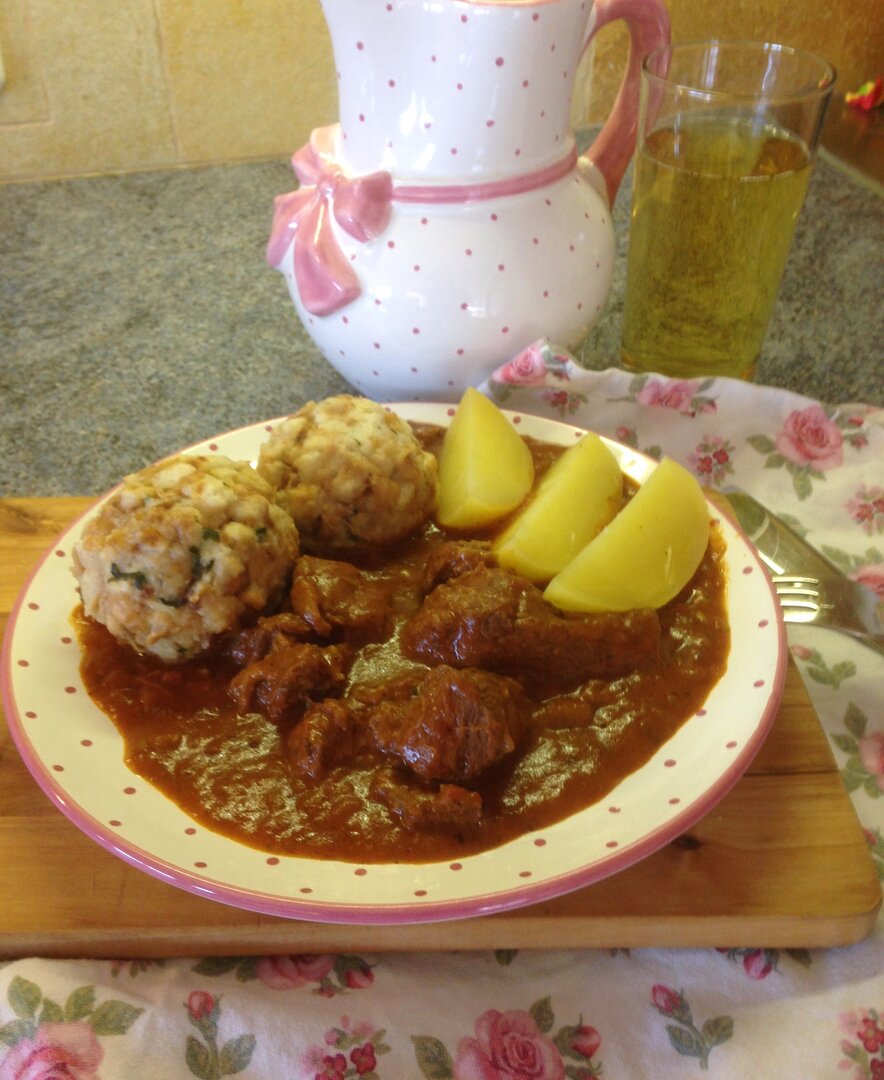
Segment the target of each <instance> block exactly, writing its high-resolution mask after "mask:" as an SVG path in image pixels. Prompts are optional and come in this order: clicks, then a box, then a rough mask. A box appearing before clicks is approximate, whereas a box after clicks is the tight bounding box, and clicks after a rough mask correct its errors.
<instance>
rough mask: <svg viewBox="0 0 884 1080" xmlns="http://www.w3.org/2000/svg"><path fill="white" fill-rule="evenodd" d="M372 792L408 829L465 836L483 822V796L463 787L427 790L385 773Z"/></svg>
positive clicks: (380, 774)
mask: <svg viewBox="0 0 884 1080" xmlns="http://www.w3.org/2000/svg"><path fill="white" fill-rule="evenodd" d="M371 791H372V794H373V795H374V797H375V798H376V799H377V800H378V801H379V802H381V803H383V804H384V806H386V807H387V809H388V810H389V811H390V812H391V813H393V814H395V815H396V817H398V818H399V820H400V821H401V822H402V824H403V825H404V826H405V827H406V828H407V829H448V830H452V831H457V832H463V831H466V830H469V829H474V828H475V827H476V826H477V825H479V824H480V822H481V820H482V796H481V795H480V794H479V793H478V792H477V791H469V790H468V789H467V788H464V787H461V786H460V785H459V784H440V785H439V786H438V788H433V787H424V786H422V785H420V784H417V783H415V782H414V781H410V782H407V781H405V780H402V779H399V778H397V777H396V776H395V775H394V774H393V773H392V772H387V771H384V770H381V771H379V772H378V773H376V774H375V776H374V778H373V779H372V786H371Z"/></svg>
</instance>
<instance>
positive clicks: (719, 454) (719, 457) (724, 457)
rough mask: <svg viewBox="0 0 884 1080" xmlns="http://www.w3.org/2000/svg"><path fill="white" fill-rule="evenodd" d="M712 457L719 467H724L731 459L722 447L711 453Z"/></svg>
mask: <svg viewBox="0 0 884 1080" xmlns="http://www.w3.org/2000/svg"><path fill="white" fill-rule="evenodd" d="M712 456H713V457H714V458H715V460H716V461H717V462H718V464H719V465H724V463H725V462H726V461H730V459H731V456H730V454H729V453H728V452H727V450H725V448H724V447H723V446H720V447H719V448H718V449H717V450H714V451H713V452H712Z"/></svg>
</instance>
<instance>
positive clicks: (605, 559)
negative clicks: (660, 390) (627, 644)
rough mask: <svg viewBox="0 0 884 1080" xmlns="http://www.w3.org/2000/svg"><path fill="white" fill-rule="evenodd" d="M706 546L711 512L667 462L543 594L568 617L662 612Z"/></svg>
mask: <svg viewBox="0 0 884 1080" xmlns="http://www.w3.org/2000/svg"><path fill="white" fill-rule="evenodd" d="M708 543H709V510H708V508H707V505H706V499H705V498H704V496H703V492H702V490H701V488H700V485H699V483H698V482H697V480H696V479H695V478H694V477H693V476H692V475H691V474H690V473H689V472H688V471H687V469H685V468H683V467H682V466H681V465H679V464H678V463H677V462H675V461H673V460H672V459H671V458H664V459H663V460H662V461H661V462H660V464H659V465H658V466H657V468H656V469H654V471H653V472H652V473H651V475H650V477H649V478H648V479H647V480H646V481H645V483H644V484H643V485H642V486H641V487H640V488H639V490H638V491H637V492H636V494H635V495H634V496H633V498H632V499H631V500H630V501H629V502H628V503H627V504H626V506H625V507H624V508H623V509H622V510H621V511H620V513H619V514H618V515H617V516H616V517H615V518H614V520H613V521H612V522H611V523H610V525H608V526H607V528H605V529H603V530H602V532H600V533H599V535H598V536H597V537H596V538H595V539H594V540H591V541H590V542H589V544H587V546H586V547H585V548H584V549H583V550H582V551H581V552H580V553H579V554H578V555H576V556H575V557H574V558H573V559H572V560H571V562H570V563H568V565H567V566H566V567H565V568H564V569H563V570H562V571H561V572H560V573H558V574H556V576H555V577H554V578H553V579H552V581H551V582H550V583H549V585H548V586H547V587H546V590H545V592H544V594H543V595H544V597H545V598H546V599H547V600H548V601H549V602H550V603H551V604H555V605H556V607H559V608H561V609H562V610H564V611H629V610H631V609H632V608H647V607H650V608H659V607H662V606H663V605H664V604H666V603H668V602H669V601H670V600H671V599H672V598H673V597H674V596H676V595H677V594H678V593H679V592H681V590H682V589H683V588H684V586H685V585H687V583H688V582H689V581H690V579H691V578H692V577H693V575H694V573H695V572H696V569H697V567H698V566H699V565H700V560H701V559H702V558H703V553H704V552H705V551H706V545H707V544H708Z"/></svg>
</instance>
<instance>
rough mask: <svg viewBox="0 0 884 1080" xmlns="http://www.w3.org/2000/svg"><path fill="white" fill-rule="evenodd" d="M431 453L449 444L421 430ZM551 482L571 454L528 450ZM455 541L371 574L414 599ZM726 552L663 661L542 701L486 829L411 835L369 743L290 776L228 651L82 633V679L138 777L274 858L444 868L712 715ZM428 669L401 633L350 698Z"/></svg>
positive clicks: (523, 828) (375, 649)
mask: <svg viewBox="0 0 884 1080" xmlns="http://www.w3.org/2000/svg"><path fill="white" fill-rule="evenodd" d="M422 437H423V438H424V440H425V441H426V442H428V443H430V444H432V443H433V442H434V441H436V442H438V433H432V432H427V431H424V432H422ZM529 445H531V448H532V451H533V453H534V454H535V458H536V461H537V466H538V474H541V473H542V472H543V471H544V469H545V468H547V467H548V466H549V464H550V462H551V460H552V459H553V458H554V457H555V455H556V454H557V453H559V452H560V450H559V449H558V448H555V447H550V446H547V445H545V444H541V443H536V442H533V441H531V440H529ZM447 539H450V538H449V537H447V536H446V535H445V534H443V533H441V532H440V531H439V529H438V528H437V527H436V526H435V525H432V524H428V525H427V526H426V527H425V528H424V529H423V530H422V531H421V532H420V533H419V534H417V535H415V536H413V537H411V538H410V539H409V540H408V541H406V542H403V543H402V544H399V545H398V546H396V547H395V549H393V550H390V551H388V552H385V553H384V557H383V558H381V557H379V556H378V554H377V553H373V554H371V555H369V556H366V557H365V558H363V559H362V560H355V559H354V560H352V561H354V562H356V564H357V565H359V566H360V567H361V568H362V569H363V570H365V571H366V572H367V573H368V574H377V575H381V576H384V577H385V578H387V579H393V580H396V581H400V582H401V583H402V588H403V590H405V589H406V588H412V586H413V582H414V580H415V579H416V577H419V576H420V574H421V573H422V572H423V568H424V566H425V564H426V559H427V555H428V553H429V552H430V551H431V550H432V549H433V547H434V546H437V545H439V544H440V543H441V542H443V541H445V540H447ZM723 555H724V543H723V540H722V539H721V537H720V534H719V533H718V531H717V530H716V529H714V528H713V532H712V540H711V543H710V545H709V548H708V550H707V552H706V555H705V557H704V559H703V562H702V564H701V566H700V568H699V570H698V571H697V574H696V575H695V577H694V579H693V580H692V582H691V583H690V584H689V585H688V586H687V587H686V588H685V590H684V591H683V593H682V594H681V595H680V596H678V597H676V599H675V600H673V601H672V602H671V603H670V604H668V605H667V606H666V607H665V608H663V609H662V610H661V611H660V612H659V615H660V623H661V628H662V649H661V655H660V658H659V660H657V661H655V662H654V663H653V664H651V666H649V667H647V668H645V669H644V670H642V671H640V672H633V673H630V674H628V675H625V676H623V677H620V678H615V679H612V680H602V679H592V680H590V681H589V682H587V683H585V684H583V685H582V686H579V687H577V688H576V689H572V690H570V691H569V692H568V693H567V694H559V695H554V696H552V697H545V696H544V695H543V694H542V693H540V694H539V693H538V690H537V687H536V686H535V687H533V688H531V687H529V695H530V696H532V706H533V708H534V712H533V718H532V722H531V724H530V725H529V727H528V730H527V732H526V733H525V734H524V736H523V738H522V741H521V743H520V745H519V748H518V750H517V752H516V753H513V754H511V755H510V756H509V757H507V758H506V759H504V760H503V761H501V762H499V763H498V764H496V765H493V766H492V767H490V768H489V769H488V770H487V771H486V772H484V773H483V774H482V775H481V776H479V777H477V778H476V779H475V780H473V781H470V782H469V784H468V785H467V786H468V787H469V788H470V789H472V790H475V791H478V792H480V793H481V796H482V805H483V813H482V821H481V824H480V825H479V826H478V827H474V828H469V829H463V830H450V829H441V830H440V829H426V830H416V829H410V828H406V827H404V826H403V825H402V824H401V823H400V821H399V820H398V819H397V818H396V816H395V815H394V814H392V813H391V812H390V811H389V810H388V809H387V807H386V806H385V805H383V804H382V803H380V802H379V801H378V800H377V799H375V798H374V797H372V794H371V783H372V777H373V776H374V774H375V773H376V771H377V770H378V769H379V768H381V767H383V766H384V765H386V764H387V762H386V761H385V759H384V756H383V755H382V754H381V752H380V751H378V750H373V749H372V747H371V746H370V745H368V743H363V744H361V745H360V747H359V752H358V753H357V754H356V755H355V756H354V759H353V761H352V762H351V763H350V764H349V765H346V766H343V765H341V766H335V767H333V768H331V769H329V770H328V772H327V774H326V775H324V776H322V777H320V778H318V779H313V778H312V777H310V776H305V775H303V774H299V773H298V772H297V770H293V769H292V768H291V767H290V762H289V759H288V755H287V750H286V739H287V736H288V728H289V727H290V726H291V725H290V724H289V725H286V724H284V723H279V722H275V721H273V720H271V719H269V718H267V717H266V716H264V715H262V714H261V713H260V712H253V711H247V712H240V711H238V710H237V708H236V707H235V705H234V702H233V699H232V698H231V696H230V693H229V691H228V684H229V682H230V679H231V678H232V677H233V675H235V674H236V671H237V668H236V666H235V665H234V664H233V662H232V660H231V659H230V656H229V653H228V652H226V651H224V650H221V649H219V650H217V651H216V652H214V653H212V654H209V655H206V656H204V657H201V658H199V659H198V660H194V661H191V662H189V663H186V664H183V665H180V666H178V667H174V668H171V667H167V666H165V665H163V664H162V663H161V662H160V661H158V660H155V659H152V658H150V657H147V656H143V655H139V654H138V653H136V652H135V651H133V650H132V649H130V648H129V647H128V646H125V645H121V644H120V643H118V642H117V641H116V640H115V639H114V638H113V637H112V636H111V635H110V634H109V633H108V632H107V630H106V629H105V628H104V627H103V626H101V625H99V624H97V623H94V622H92V621H91V620H88V619H86V618H85V617H84V616H83V615H82V612H81V611H79V610H78V611H77V612H75V614H74V622H75V626H76V629H77V633H78V636H79V641H80V645H81V649H82V664H81V673H82V678H83V682H84V685H85V687H86V689H87V691H88V692H89V694H90V696H91V697H92V699H93V700H94V701H95V703H96V704H97V705H98V707H99V708H101V709H102V711H104V712H105V713H106V714H107V715H108V716H109V717H110V718H111V719H112V720H113V722H114V723H115V725H116V726H117V728H118V729H119V731H120V733H121V735H122V737H123V741H124V745H125V758H126V761H127V763H128V765H129V766H130V768H132V769H133V770H134V771H135V772H136V773H138V774H139V775H141V776H143V777H144V778H145V779H146V780H148V781H149V782H150V783H151V784H153V785H154V786H155V787H157V788H158V789H159V790H161V791H162V792H163V793H164V794H165V795H167V796H168V797H169V798H170V799H172V800H173V801H174V802H175V803H177V804H178V805H179V806H181V807H182V808H183V809H184V810H185V811H186V812H187V813H188V814H189V815H190V816H191V817H193V818H194V819H195V820H197V821H199V822H201V823H202V824H204V825H205V826H206V827H208V828H210V829H212V830H214V831H216V832H220V833H222V834H224V835H227V836H230V837H233V838H235V839H237V840H239V841H241V842H243V843H245V844H248V845H250V846H253V847H256V848H259V849H261V850H265V851H268V852H273V853H276V854H290V855H294V854H297V855H302V856H313V857H323V858H336V859H343V860H352V861H359V862H368V863H370V862H415V861H417V862H420V861H430V860H437V859H438V860H444V859H449V858H454V857H459V856H462V855H467V854H470V853H474V852H477V851H481V850H485V849H488V848H491V847H495V846H497V845H499V844H501V843H503V842H505V841H507V840H509V839H512V838H513V837H515V836H518V835H520V834H522V833H525V832H528V831H530V830H533V829H536V828H540V827H543V826H547V825H549V824H551V823H552V822H555V821H558V820H560V819H562V818H564V817H566V816H568V815H570V814H572V813H574V812H576V811H578V810H580V809H582V808H584V807H586V806H588V805H590V804H592V803H594V802H596V801H597V800H599V799H601V798H602V797H603V796H604V795H605V794H606V793H607V792H608V791H610V790H611V789H612V788H613V787H614V786H615V785H616V784H617V783H618V782H619V781H620V780H621V779H622V778H623V777H625V776H627V775H628V774H630V773H632V772H634V771H635V770H636V769H638V768H639V767H640V766H641V765H642V764H643V763H644V762H645V761H647V760H648V759H649V758H650V757H651V756H652V755H653V753H654V752H655V751H656V750H657V749H658V747H659V746H660V745H661V744H662V743H664V742H665V741H666V740H667V739H669V738H670V736H671V735H672V734H673V733H674V732H675V731H676V730H677V729H678V728H679V727H681V725H682V724H683V723H684V722H685V721H686V720H687V719H688V718H689V717H691V716H692V715H693V714H694V713H696V711H697V710H698V709H699V708H700V706H701V705H702V703H703V701H704V700H705V698H706V697H707V695H708V693H709V691H710V689H711V687H712V686H713V685H714V684H715V683H716V682H717V681H718V679H719V678H720V676H721V675H722V673H723V671H724V669H725V666H726V662H727V654H728V649H729V640H730V639H729V628H728V622H727V615H726V609H725V595H726V580H725V567H724V562H723ZM414 667H415V665H414V663H413V662H412V661H410V660H406V659H405V658H404V657H402V656H401V654H400V653H399V651H398V647H397V639H396V635H394V636H393V637H392V638H391V640H389V641H387V642H384V643H375V644H370V645H366V646H364V647H363V648H361V649H360V650H359V653H358V656H357V662H356V663H355V664H354V665H353V667H352V669H351V671H350V675H349V682H348V685H347V687H346V689H345V691H344V700H345V701H347V700H349V699H350V698H351V695H353V694H354V693H355V694H356V695H358V693H359V685H360V684H362V685H364V684H365V683H374V682H376V681H378V680H381V679H391V678H394V677H395V676H396V675H397V674H400V673H402V672H403V671H407V670H412V671H413V670H414Z"/></svg>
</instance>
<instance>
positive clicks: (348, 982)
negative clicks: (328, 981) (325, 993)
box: [344, 964, 374, 990]
mask: <svg viewBox="0 0 884 1080" xmlns="http://www.w3.org/2000/svg"><path fill="white" fill-rule="evenodd" d="M373 982H374V975H373V974H372V972H371V968H370V967H369V966H368V964H361V965H360V966H359V967H352V968H347V970H346V971H345V972H344V985H345V986H347V987H348V988H349V989H350V990H367V989H368V987H369V986H371V984H372V983H373Z"/></svg>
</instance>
